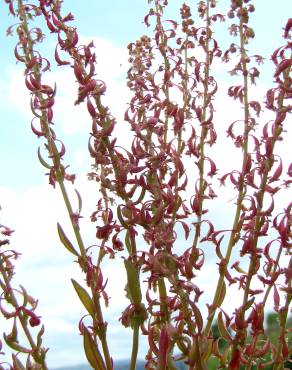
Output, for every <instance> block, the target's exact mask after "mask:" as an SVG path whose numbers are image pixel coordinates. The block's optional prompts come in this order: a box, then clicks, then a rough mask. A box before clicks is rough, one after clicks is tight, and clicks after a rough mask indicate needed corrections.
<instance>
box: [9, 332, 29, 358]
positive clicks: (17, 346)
mask: <svg viewBox="0 0 292 370" xmlns="http://www.w3.org/2000/svg"><path fill="white" fill-rule="evenodd" d="M3 338H4V340H5V342H6V344H7V345H8V346H9V347H10V348H12V349H14V350H15V351H17V352H22V353H30V351H31V350H30V349H28V348H25V347H23V346H21V345H20V344H18V343H17V342H14V341H12V340H11V339H10V338H9V335H6V334H5V333H3Z"/></svg>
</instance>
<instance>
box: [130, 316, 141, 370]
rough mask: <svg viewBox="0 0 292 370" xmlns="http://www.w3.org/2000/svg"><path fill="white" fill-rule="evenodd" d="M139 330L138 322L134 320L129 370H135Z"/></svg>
mask: <svg viewBox="0 0 292 370" xmlns="http://www.w3.org/2000/svg"><path fill="white" fill-rule="evenodd" d="M139 329H140V324H139V321H138V320H136V319H135V318H134V327H133V343H132V355H131V362H130V369H129V370H135V369H136V364H137V356H138V349H139Z"/></svg>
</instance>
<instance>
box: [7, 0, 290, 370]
mask: <svg viewBox="0 0 292 370" xmlns="http://www.w3.org/2000/svg"><path fill="white" fill-rule="evenodd" d="M69 3H70V6H72V8H70V11H71V12H72V13H73V14H74V15H75V18H76V19H75V25H77V27H78V30H79V35H80V37H81V38H82V39H84V40H85V41H90V40H91V39H93V40H94V43H95V46H96V54H97V61H98V75H99V78H101V79H103V80H105V81H106V83H107V86H108V93H107V96H106V102H107V103H108V104H110V107H111V110H112V112H113V113H114V114H115V115H116V116H117V117H118V119H120V120H122V117H123V112H124V110H125V107H126V103H127V100H128V97H129V96H130V95H129V92H128V91H127V89H126V87H125V79H124V76H125V71H126V70H127V52H126V46H127V44H128V43H129V42H131V41H134V40H136V39H137V38H138V37H139V36H140V35H141V34H144V33H145V29H144V26H143V24H142V20H143V17H144V15H145V14H146V11H147V1H146V0H140V1H137V0H124V1H118V0H107V1H93V0H82V1H79V2H77V1H75V2H70V1H69V0H65V1H64V6H65V7H67V9H68V10H69ZM71 3H73V5H71ZM170 3H171V10H170V15H171V14H172V13H173V12H174V11H175V10H176V9H178V7H179V4H180V1H179V0H170ZM219 3H222V5H223V9H224V11H225V10H226V9H227V6H228V3H229V2H228V1H227V0H223V1H222V0H219ZM255 6H256V12H255V14H254V17H253V18H252V24H253V26H254V29H255V32H256V40H255V41H254V42H253V44H252V46H251V51H252V52H253V53H255V51H257V52H258V53H260V54H262V55H263V56H265V57H266V58H269V55H270V54H271V53H272V52H273V50H274V49H275V48H276V47H278V46H280V45H281V44H282V41H281V35H282V33H283V32H282V27H283V26H284V24H285V22H286V18H287V10H288V9H289V8H291V4H290V0H279V1H277V2H275V1H257V2H255ZM7 13H8V12H7V9H6V4H4V2H1V3H0V40H1V41H0V42H1V44H0V45H1V47H0V70H1V74H0V96H1V102H0V117H1V120H0V129H1V135H0V158H1V170H0V205H1V208H2V211H1V213H0V223H3V224H6V225H8V226H10V227H11V228H13V229H15V233H14V234H13V238H12V246H13V248H15V249H16V250H17V251H19V252H20V253H22V258H21V260H20V261H19V262H18V263H17V276H16V283H18V282H21V283H22V284H23V285H24V286H25V287H26V288H27V289H28V290H29V292H30V293H31V294H32V295H33V296H34V297H37V298H38V299H39V301H40V303H39V311H38V312H39V313H40V314H41V315H42V317H43V321H44V323H45V324H46V336H45V344H46V345H47V346H48V347H50V351H49V354H48V362H49V364H50V366H51V367H52V366H59V365H65V364H78V363H82V362H84V356H83V353H82V349H81V346H80V336H79V334H78V328H77V325H78V320H79V319H80V318H81V316H82V315H83V314H84V310H83V308H82V307H81V305H80V304H79V303H78V299H77V298H76V296H75V293H74V292H73V288H72V286H71V282H70V278H71V277H75V278H77V279H79V281H80V282H82V277H81V276H80V275H79V272H78V266H77V265H76V263H74V262H73V260H72V258H71V256H69V255H68V253H67V252H66V251H65V250H64V249H63V247H61V246H60V242H59V241H58V237H57V235H56V222H57V221H59V222H61V224H62V226H63V227H64V229H65V230H66V232H68V234H69V235H70V231H69V230H70V227H69V224H68V220H67V217H66V213H65V211H64V207H63V204H62V201H61V198H60V194H59V193H58V191H57V190H53V189H52V188H51V187H49V185H48V184H47V176H45V171H44V169H43V168H42V167H41V165H40V164H39V163H38V160H37V156H36V151H37V147H38V145H39V143H38V141H37V139H36V137H35V136H34V135H33V134H32V133H31V131H30V120H31V112H30V110H29V104H28V102H29V95H28V93H27V91H26V89H25V87H24V81H23V72H22V69H21V66H19V65H16V63H15V60H14V58H13V48H14V45H15V39H14V38H11V37H10V38H6V36H5V31H6V29H7V27H8V26H9V25H10V24H12V23H15V22H14V20H13V19H12V18H11V17H8V16H7ZM218 36H219V37H220V35H218ZM46 45H47V46H46V48H47V49H46V50H45V52H48V53H49V52H50V51H51V50H53V48H54V44H53V40H52V39H51V38H48V43H47V44H46ZM217 69H218V71H219V72H220V66H217ZM220 74H221V77H220V78H221V80H220V81H219V84H220V83H221V86H222V88H221V89H222V90H221V91H222V95H220V96H219V99H218V102H217V106H218V112H217V119H218V121H220V122H221V121H224V122H225V123H226V124H228V122H232V118H233V117H236V118H238V112H240V110H239V111H238V109H237V107H236V106H235V105H234V104H231V103H232V102H229V103H228V105H227V106H226V99H225V96H224V95H223V94H224V87H225V86H226V87H227V83H226V79H227V75H226V77H225V79H224V77H222V76H223V74H222V73H220ZM271 76H272V73H271V63H269V61H268V60H267V63H266V65H265V66H264V67H263V77H262V78H261V80H260V84H259V85H258V87H256V88H255V89H254V91H253V94H254V95H255V97H257V98H258V99H259V100H260V101H263V96H264V92H265V90H266V88H267V87H270V86H271V84H272V77H271ZM49 78H50V80H51V81H55V80H56V81H60V83H58V85H57V86H58V87H57V88H58V95H57V103H56V107H55V111H54V112H55V122H56V131H57V133H58V136H59V137H60V138H62V140H63V141H64V143H65V144H66V148H67V153H66V163H68V164H70V168H71V171H72V172H73V173H76V174H77V176H78V178H77V182H76V187H77V188H78V189H79V191H80V192H81V194H82V197H83V201H84V212H83V216H84V219H83V220H82V223H81V227H82V231H83V235H86V238H85V239H86V243H87V245H91V244H94V242H95V237H94V236H95V228H94V225H91V224H90V222H88V216H89V215H90V213H91V212H92V211H93V210H94V207H95V204H96V199H97V189H96V186H95V185H94V184H93V183H89V182H88V181H87V180H86V173H87V172H88V171H89V170H90V159H89V157H88V155H87V140H88V134H89V132H90V120H89V119H88V116H87V114H86V113H85V112H84V110H83V107H82V106H81V107H74V106H73V102H74V100H75V93H76V85H75V82H74V79H73V78H72V75H71V71H68V70H66V69H62V70H61V69H53V70H52V73H51V76H50V77H49ZM236 114H237V116H236ZM263 119H266V120H267V119H269V117H268V116H266V117H264V118H263ZM215 124H216V123H215ZM224 132H225V128H224ZM219 134H220V133H219ZM287 135H290V139H291V132H290V134H289V133H288V134H287ZM287 139H288V138H287ZM228 150H229V149H228V146H226V145H225V144H224V143H223V145H221V146H220V147H219V148H218V149H217V151H215V152H214V154H215V155H216V156H217V159H222V160H221V163H222V162H223V163H225V164H226V165H227V166H228V164H229V165H230V166H232V165H233V164H234V165H235V166H236V161H237V158H236V157H234V158H233V157H232V160H231V157H230V155H229V152H228ZM286 150H287V147H285V146H284V145H283V146H282V147H281V148H280V149H279V152H280V153H281V152H282V154H284V156H285V151H286ZM226 158H228V159H229V160H228V161H226ZM217 162H220V160H219V161H218V160H217ZM222 170H223V169H222ZM222 197H223V201H224V202H225V201H226V200H229V199H230V198H228V194H223V193H222ZM223 201H222V202H223ZM222 204H223V203H222ZM222 204H221V207H219V206H218V208H217V209H216V210H214V212H213V216H214V217H217V220H218V223H219V224H220V223H221V224H222V225H223V224H224V220H225V222H226V220H227V219H228V216H226V209H227V205H226V206H224V207H225V208H222ZM213 262H214V261H213ZM206 266H207V269H206V272H207V275H206V274H205V275H203V276H201V277H200V279H201V286H200V287H201V288H202V289H203V290H205V291H206V292H207V295H206V298H205V299H207V298H208V292H210V290H211V289H212V286H213V285H214V280H212V279H210V268H211V267H209V270H208V266H211V265H208V264H207V265H206ZM104 275H105V276H109V277H113V279H112V280H110V283H109V286H108V288H109V295H110V296H111V297H112V298H111V305H110V308H109V309H108V310H107V312H106V319H107V320H108V321H109V322H110V329H109V338H110V348H111V351H112V354H113V356H114V357H115V358H125V357H128V356H129V355H130V351H129V348H130V339H129V336H128V334H129V331H128V330H126V329H123V328H122V327H120V325H119V322H118V317H119V316H120V312H121V310H122V309H123V307H125V306H126V304H127V302H126V301H125V299H124V298H123V295H122V293H123V289H124V274H123V271H121V269H120V268H119V261H115V262H111V263H110V264H109V265H106V266H105V268H104ZM209 297H211V295H209ZM233 303H234V302H233ZM229 304H230V302H229ZM202 309H204V308H202ZM142 347H143V346H142ZM142 352H143V350H142Z"/></svg>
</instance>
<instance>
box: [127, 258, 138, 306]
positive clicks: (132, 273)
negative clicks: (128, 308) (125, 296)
mask: <svg viewBox="0 0 292 370" xmlns="http://www.w3.org/2000/svg"><path fill="white" fill-rule="evenodd" d="M124 264H125V268H126V271H127V278H128V289H129V293H130V299H131V303H133V304H139V303H141V301H142V293H141V289H140V281H139V273H138V270H137V268H136V267H135V266H134V264H133V263H132V262H131V261H129V260H126V259H125V260H124Z"/></svg>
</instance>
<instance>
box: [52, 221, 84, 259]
mask: <svg viewBox="0 0 292 370" xmlns="http://www.w3.org/2000/svg"><path fill="white" fill-rule="evenodd" d="M57 228H58V234H59V238H60V240H61V242H62V244H63V245H64V247H65V248H66V249H68V251H69V252H71V253H72V254H74V255H75V256H77V257H79V254H78V253H77V251H76V249H75V248H74V247H73V245H72V243H71V242H70V240H69V239H68V238H67V236H66V234H65V233H64V231H63V229H62V227H61V225H60V224H59V222H58V223H57Z"/></svg>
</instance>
